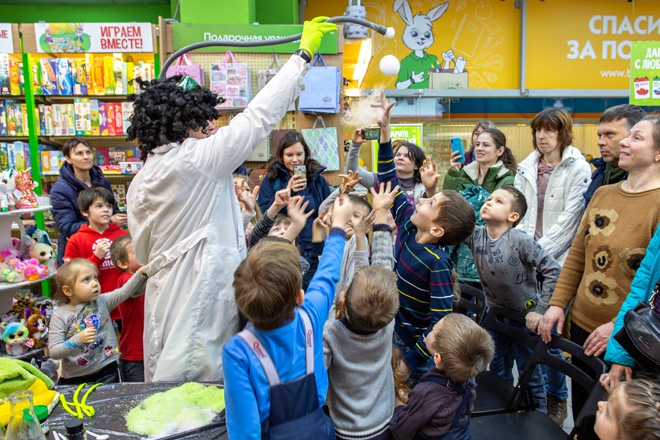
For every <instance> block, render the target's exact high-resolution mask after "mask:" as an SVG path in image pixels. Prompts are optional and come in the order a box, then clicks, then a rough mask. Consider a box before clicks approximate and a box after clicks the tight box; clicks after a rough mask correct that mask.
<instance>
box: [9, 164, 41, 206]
mask: <svg viewBox="0 0 660 440" xmlns="http://www.w3.org/2000/svg"><path fill="white" fill-rule="evenodd" d="M14 184H15V185H16V190H17V191H19V192H20V194H21V195H20V197H19V199H18V200H17V201H16V209H30V208H36V207H38V206H39V204H38V203H37V195H36V194H35V193H34V188H36V187H37V186H38V183H37V182H35V181H34V180H32V176H31V175H30V168H28V169H27V170H22V171H18V172H16V173H15V174H14Z"/></svg>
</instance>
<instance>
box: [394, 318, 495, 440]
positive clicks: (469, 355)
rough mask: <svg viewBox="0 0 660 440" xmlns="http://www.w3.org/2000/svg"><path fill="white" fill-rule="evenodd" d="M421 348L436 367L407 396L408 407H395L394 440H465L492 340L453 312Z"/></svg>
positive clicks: (476, 326)
mask: <svg viewBox="0 0 660 440" xmlns="http://www.w3.org/2000/svg"><path fill="white" fill-rule="evenodd" d="M425 343H426V346H427V347H428V348H429V350H430V351H431V353H432V359H433V362H434V363H435V367H434V368H431V370H430V371H429V372H428V373H426V374H425V375H424V376H423V377H422V379H421V381H420V382H419V384H418V385H417V386H416V387H415V388H414V389H413V390H412V391H411V393H410V395H409V396H408V403H406V405H403V404H402V403H401V402H400V401H399V402H397V404H398V406H397V407H396V408H395V410H394V415H393V416H392V420H391V421H390V432H391V433H392V437H393V438H394V439H395V440H400V439H412V438H415V439H417V438H432V439H442V440H469V439H470V438H472V437H471V436H470V414H471V412H472V407H473V405H474V399H475V397H476V391H475V385H476V384H475V382H474V377H475V376H476V375H477V374H479V373H481V372H482V371H484V370H486V368H488V364H489V363H490V361H491V360H492V359H493V354H494V353H495V347H494V344H493V339H492V338H491V337H490V335H489V334H488V332H487V331H486V330H484V329H483V328H481V327H479V325H477V324H476V323H475V322H474V321H472V320H471V319H470V318H468V317H467V316H465V315H460V314H458V313H452V314H449V315H447V316H445V317H444V318H443V319H442V320H441V321H438V323H437V324H436V325H435V326H434V327H433V330H432V331H431V332H430V333H429V334H428V336H426V341H425Z"/></svg>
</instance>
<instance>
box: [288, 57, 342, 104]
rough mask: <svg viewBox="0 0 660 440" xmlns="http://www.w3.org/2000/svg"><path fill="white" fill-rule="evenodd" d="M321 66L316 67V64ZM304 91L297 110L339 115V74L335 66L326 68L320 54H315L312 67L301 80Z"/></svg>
mask: <svg viewBox="0 0 660 440" xmlns="http://www.w3.org/2000/svg"><path fill="white" fill-rule="evenodd" d="M319 61H320V62H321V63H322V64H323V65H322V66H317V65H316V64H317V63H318V62H319ZM303 81H304V82H305V90H303V91H302V93H301V94H300V99H299V101H298V110H300V111H301V112H306V113H339V107H340V104H339V88H340V85H341V72H339V69H338V68H336V67H335V66H326V64H325V61H324V60H323V57H322V56H321V54H318V53H317V54H316V55H315V56H314V60H312V67H310V68H309V71H308V72H307V74H306V75H305V77H304V78H303Z"/></svg>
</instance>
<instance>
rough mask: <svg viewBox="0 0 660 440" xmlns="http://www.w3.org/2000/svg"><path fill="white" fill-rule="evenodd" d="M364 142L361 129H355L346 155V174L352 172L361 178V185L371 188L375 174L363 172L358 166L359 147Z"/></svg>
mask: <svg viewBox="0 0 660 440" xmlns="http://www.w3.org/2000/svg"><path fill="white" fill-rule="evenodd" d="M363 142H364V138H363V137H362V129H360V128H357V129H356V130H355V131H354V132H353V139H352V142H351V145H350V146H349V147H348V154H347V155H346V172H347V173H349V172H351V171H354V172H356V173H357V175H358V176H359V177H361V178H362V185H364V186H365V187H366V188H371V187H373V186H374V185H375V184H376V180H377V179H376V174H375V173H372V172H371V171H368V170H365V169H364V168H362V167H361V166H360V146H361V145H362V143H363Z"/></svg>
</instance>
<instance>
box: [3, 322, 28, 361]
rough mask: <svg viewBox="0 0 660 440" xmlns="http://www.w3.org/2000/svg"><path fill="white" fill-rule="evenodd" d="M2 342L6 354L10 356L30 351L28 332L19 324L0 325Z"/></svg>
mask: <svg viewBox="0 0 660 440" xmlns="http://www.w3.org/2000/svg"><path fill="white" fill-rule="evenodd" d="M0 328H2V340H3V341H4V343H5V348H6V350H7V354H9V355H10V356H20V355H22V354H25V353H27V352H28V351H30V347H29V346H28V339H29V337H30V332H29V331H28V329H27V327H25V325H24V324H23V323H21V322H11V323H4V322H3V323H1V324H0Z"/></svg>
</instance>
